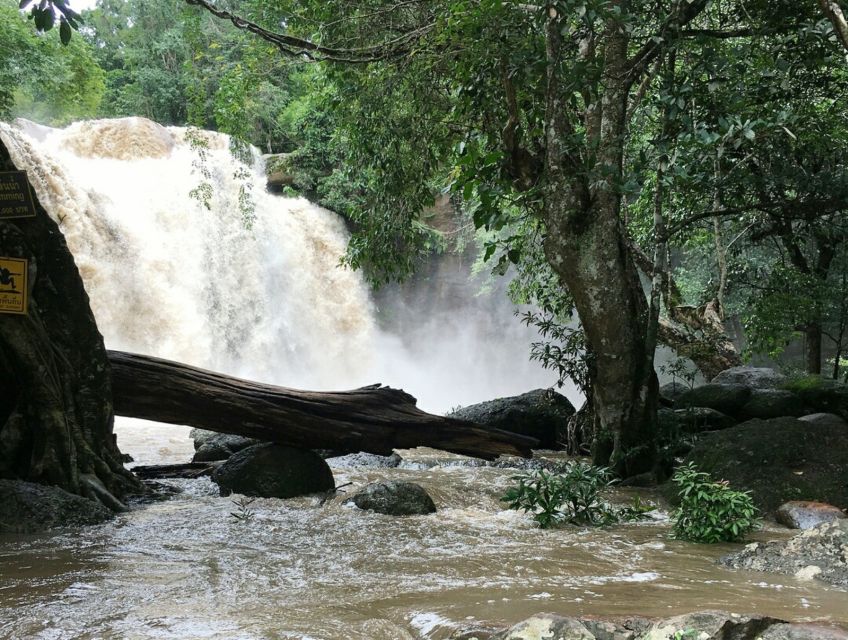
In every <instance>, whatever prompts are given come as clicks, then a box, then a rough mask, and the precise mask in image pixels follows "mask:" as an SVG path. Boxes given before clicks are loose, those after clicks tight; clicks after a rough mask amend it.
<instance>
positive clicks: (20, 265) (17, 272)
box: [0, 257, 28, 314]
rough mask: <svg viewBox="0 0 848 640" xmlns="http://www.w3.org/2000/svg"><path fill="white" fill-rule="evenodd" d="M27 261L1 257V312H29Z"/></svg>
mask: <svg viewBox="0 0 848 640" xmlns="http://www.w3.org/2000/svg"><path fill="white" fill-rule="evenodd" d="M27 302H28V301H27V261H26V260H22V259H21V258H2V257H0V313H20V314H25V313H26V312H27Z"/></svg>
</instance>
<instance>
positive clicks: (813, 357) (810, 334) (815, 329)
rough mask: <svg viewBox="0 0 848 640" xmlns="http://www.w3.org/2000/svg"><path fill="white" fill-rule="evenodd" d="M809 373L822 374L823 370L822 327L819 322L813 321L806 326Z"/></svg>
mask: <svg viewBox="0 0 848 640" xmlns="http://www.w3.org/2000/svg"><path fill="white" fill-rule="evenodd" d="M805 334H806V339H807V340H806V341H807V345H806V347H807V348H806V350H805V351H806V356H807V373H809V374H812V375H820V374H821V372H822V328H821V324H819V323H818V322H811V323H810V324H808V325H807V326H806V328H805Z"/></svg>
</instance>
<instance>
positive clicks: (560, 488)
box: [501, 462, 653, 529]
mask: <svg viewBox="0 0 848 640" xmlns="http://www.w3.org/2000/svg"><path fill="white" fill-rule="evenodd" d="M513 479H514V480H517V481H518V485H517V486H514V487H510V488H509V489H508V490H507V492H506V495H504V496H503V498H501V500H502V501H504V502H508V503H509V507H510V508H511V509H521V510H523V511H524V512H525V513H532V514H533V519H534V520H535V521H536V522H538V523H539V526H540V527H541V528H543V529H547V528H550V527H553V526H556V525H558V524H575V525H589V526H593V527H594V526H604V525H610V524H615V523H616V522H621V521H623V520H628V521H629V520H637V519H641V518H643V517H644V516H645V514H646V513H647V512H649V511H652V510H653V507H651V506H647V505H645V504H643V503H642V502H640V501H639V500H638V499H635V500H634V502H633V505H632V506H630V507H625V508H616V507H613V506H612V505H610V504H609V503H608V502H606V501H604V500H603V499H602V498H601V491H602V490H604V489H606V488H608V487H609V486H610V485H612V484H614V482H615V481H614V480H612V477H611V475H610V472H609V470H608V469H605V468H603V467H594V466H592V465H590V464H586V463H585V462H569V463H567V464H566V467H565V470H564V471H563V472H562V473H551V472H548V471H545V470H543V469H542V470H538V471H534V472H532V473H528V474H524V475H520V476H514V477H513Z"/></svg>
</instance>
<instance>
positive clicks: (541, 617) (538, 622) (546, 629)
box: [492, 613, 634, 640]
mask: <svg viewBox="0 0 848 640" xmlns="http://www.w3.org/2000/svg"><path fill="white" fill-rule="evenodd" d="M548 638H557V640H560V639H561V640H596V639H595V635H594V634H593V633H591V632H590V631H589V630H588V629H587V628H586V626H585V625H584V624H583V623H582V622H580V620H578V619H577V618H564V617H562V616H557V615H553V614H550V613H541V614H538V615H535V616H533V617H532V618H528V619H527V620H524V621H522V622H519V623H518V624H516V625H514V626H512V627H510V628H509V629H507V630H506V631H502V632H501V633H498V634H495V635H494V636H492V640H546V639H548ZM632 638H634V636H630V638H628V639H627V640H631V639H632Z"/></svg>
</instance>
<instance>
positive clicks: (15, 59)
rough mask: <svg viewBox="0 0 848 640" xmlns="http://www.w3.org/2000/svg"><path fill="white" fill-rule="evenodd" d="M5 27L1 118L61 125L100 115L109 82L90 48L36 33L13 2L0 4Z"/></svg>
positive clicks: (0, 49) (0, 52) (0, 44)
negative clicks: (105, 82) (17, 118)
mask: <svg viewBox="0 0 848 640" xmlns="http://www.w3.org/2000/svg"><path fill="white" fill-rule="evenodd" d="M36 9H37V7H36ZM51 15H52V14H51ZM0 22H2V24H3V28H2V29H0V118H4V119H7V118H9V119H11V118H15V117H24V118H30V119H33V120H37V121H39V122H42V123H44V124H52V125H62V124H67V123H68V122H70V121H72V120H77V119H80V118H87V117H92V116H93V115H95V114H96V112H97V109H98V106H99V104H100V101H101V99H102V97H103V95H104V90H105V84H104V77H105V76H104V73H103V70H102V69H101V68H100V67H99V66H98V65H97V62H96V60H95V58H94V51H93V49H92V47H91V46H89V45H88V44H87V43H86V42H84V41H82V40H80V39H74V40H73V41H72V42H70V44H68V45H67V46H63V45H62V44H61V43H60V42H59V41H58V40H57V39H55V38H50V37H45V36H41V35H39V34H37V33H35V32H34V31H33V29H32V25H31V24H29V23H28V22H27V20H26V18H25V17H24V16H23V14H21V12H20V11H19V10H18V3H17V2H13V1H12V0H0ZM63 24H64V23H63ZM60 28H61V27H60Z"/></svg>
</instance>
